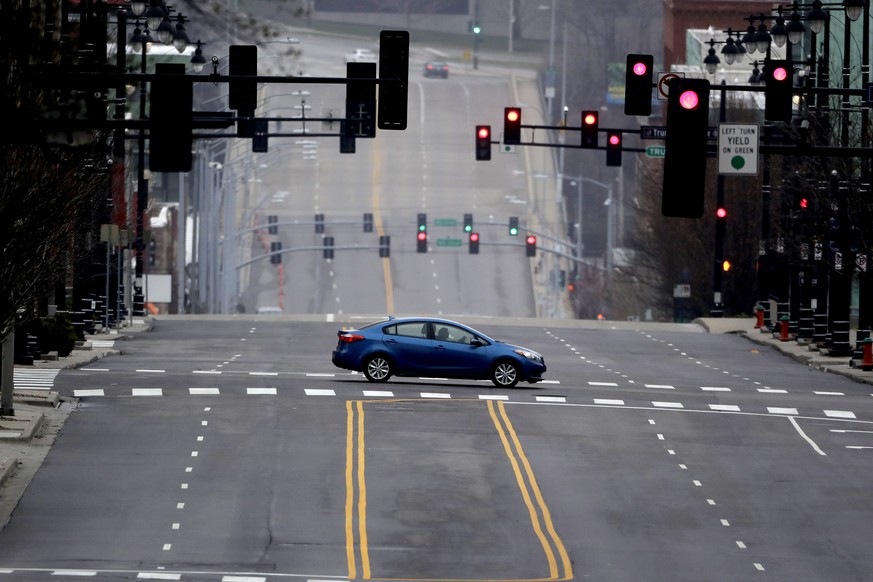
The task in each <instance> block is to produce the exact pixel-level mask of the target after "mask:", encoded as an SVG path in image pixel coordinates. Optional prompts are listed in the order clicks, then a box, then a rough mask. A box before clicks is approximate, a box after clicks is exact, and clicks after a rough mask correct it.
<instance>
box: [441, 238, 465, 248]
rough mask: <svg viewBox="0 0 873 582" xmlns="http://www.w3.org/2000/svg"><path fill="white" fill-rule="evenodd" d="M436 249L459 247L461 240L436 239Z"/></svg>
mask: <svg viewBox="0 0 873 582" xmlns="http://www.w3.org/2000/svg"><path fill="white" fill-rule="evenodd" d="M437 246H438V247H459V246H461V239H459V238H438V239H437Z"/></svg>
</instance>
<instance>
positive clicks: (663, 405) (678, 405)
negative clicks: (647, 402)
mask: <svg viewBox="0 0 873 582" xmlns="http://www.w3.org/2000/svg"><path fill="white" fill-rule="evenodd" d="M652 406H654V407H655V408H685V407H684V406H683V405H682V403H681V402H658V401H657V400H653V401H652Z"/></svg>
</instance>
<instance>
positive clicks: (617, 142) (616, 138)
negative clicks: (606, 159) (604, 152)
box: [609, 133, 621, 146]
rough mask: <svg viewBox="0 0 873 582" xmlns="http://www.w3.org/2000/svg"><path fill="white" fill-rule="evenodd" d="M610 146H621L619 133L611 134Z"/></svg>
mask: <svg viewBox="0 0 873 582" xmlns="http://www.w3.org/2000/svg"><path fill="white" fill-rule="evenodd" d="M609 145H614V146H617V145H621V136H620V135H619V134H617V133H611V134H609Z"/></svg>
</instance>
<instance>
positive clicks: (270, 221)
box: [267, 214, 279, 234]
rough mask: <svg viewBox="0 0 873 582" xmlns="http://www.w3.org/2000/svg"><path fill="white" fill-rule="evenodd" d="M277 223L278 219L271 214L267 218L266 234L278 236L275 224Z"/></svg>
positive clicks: (277, 228)
mask: <svg viewBox="0 0 873 582" xmlns="http://www.w3.org/2000/svg"><path fill="white" fill-rule="evenodd" d="M277 222H279V217H278V216H276V215H275V214H271V215H269V216H268V217H267V234H279V227H278V226H276V223H277Z"/></svg>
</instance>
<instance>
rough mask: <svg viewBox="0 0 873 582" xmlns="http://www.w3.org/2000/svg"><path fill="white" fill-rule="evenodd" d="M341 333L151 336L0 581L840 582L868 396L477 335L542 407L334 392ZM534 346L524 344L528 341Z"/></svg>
mask: <svg viewBox="0 0 873 582" xmlns="http://www.w3.org/2000/svg"><path fill="white" fill-rule="evenodd" d="M350 323H351V322H350V321H337V322H332V323H324V322H301V321H293V320H290V319H275V320H270V319H265V318H260V319H255V318H248V319H244V318H236V319H232V318H228V319H227V320H225V321H191V320H182V321H179V320H173V319H172V318H170V319H166V320H158V321H157V322H156V323H155V329H154V331H153V332H151V333H147V334H139V335H138V336H137V337H136V339H135V340H133V341H131V342H127V343H128V344H130V345H126V346H125V354H124V355H122V356H116V357H111V358H107V359H104V360H101V361H99V362H96V363H94V364H91V365H89V366H87V367H86V368H83V369H80V370H63V371H61V372H60V373H59V374H58V376H57V377H56V378H55V380H54V384H53V387H52V388H53V389H54V390H57V391H59V392H60V393H61V394H63V395H66V396H77V397H78V398H79V399H80V404H79V407H78V409H77V410H76V411H75V412H74V413H73V414H72V415H71V416H70V418H69V420H68V421H67V423H66V425H65V426H64V429H63V431H62V433H61V435H60V437H59V438H58V440H57V441H56V444H55V446H54V447H53V449H52V450H51V452H50V453H49V455H48V457H47V459H46V462H45V463H44V465H43V466H42V468H41V469H40V470H39V472H38V473H37V475H36V476H35V478H34V479H33V481H32V483H31V485H30V486H29V488H28V489H27V491H26V493H25V495H24V497H23V498H22V500H21V502H20V504H19V506H18V507H17V509H16V511H15V512H14V514H13V517H12V519H11V521H10V523H9V524H8V525H7V526H6V527H5V528H4V529H3V530H2V531H0V548H2V551H0V580H2V579H8V580H37V581H38V580H49V579H51V580H64V579H67V580H73V579H76V580H79V579H81V577H82V576H85V575H87V576H89V577H90V578H92V579H96V580H115V579H137V578H140V579H142V578H146V579H148V578H151V579H171V580H204V581H206V580H210V581H211V580H224V581H227V582H230V581H239V580H245V581H246V582H249V581H254V580H263V581H266V580H285V579H298V578H306V579H314V580H318V579H327V580H346V579H369V578H372V579H419V580H421V579H429V580H435V579H438V580H464V581H466V580H549V579H554V580H561V579H574V580H576V579H579V580H583V579H587V580H617V581H618V580H656V581H660V580H670V581H675V580H689V581H690V580H725V581H728V580H730V581H734V580H748V579H753V578H754V579H758V578H761V579H771V580H792V581H794V580H810V581H811V580H824V579H828V580H849V579H864V578H865V576H866V573H869V572H871V571H873V564H871V559H870V557H869V552H868V551H867V548H868V546H869V544H868V543H867V540H868V539H869V537H870V535H871V533H873V531H871V530H873V525H871V524H873V519H871V518H873V515H871V508H873V504H871V503H870V501H871V493H870V489H869V483H870V481H871V477H873V475H871V472H873V471H871V465H870V463H869V459H868V456H869V455H870V454H871V453H873V410H871V405H870V402H869V401H870V392H869V388H868V387H867V386H866V385H862V384H855V383H852V382H849V381H846V380H845V379H843V378H841V377H838V376H834V375H829V374H824V373H821V372H817V371H814V370H812V369H810V368H807V367H805V366H803V365H800V364H798V363H797V362H794V361H792V360H790V359H788V358H784V357H782V356H780V355H778V354H777V353H775V352H771V351H767V350H762V348H760V347H759V346H756V345H754V344H751V343H749V342H747V341H746V340H743V339H741V338H738V337H736V336H729V335H709V334H705V333H702V332H700V330H699V328H697V327H694V326H688V327H686V328H684V329H683V331H676V327H675V326H671V327H669V328H665V327H663V326H658V325H656V324H655V325H649V326H646V325H644V324H641V325H640V329H638V330H606V329H600V330H595V329H583V328H581V327H580V328H567V327H563V323H562V326H561V327H550V325H549V322H548V321H541V322H519V323H518V324H506V323H500V322H497V321H495V322H494V323H493V324H479V323H478V322H477V323H476V326H477V327H479V328H480V329H482V331H484V332H486V333H488V334H489V335H492V336H494V337H497V338H501V339H506V340H508V341H513V342H517V343H522V344H523V345H526V346H528V347H531V348H533V349H536V350H538V351H540V352H541V353H543V354H544V356H545V359H546V362H547V364H548V366H549V371H548V373H547V375H546V378H547V379H548V383H541V384H536V385H527V384H525V385H520V386H519V387H517V388H515V389H512V390H508V391H501V390H498V389H496V388H495V387H494V386H493V385H491V384H490V383H487V382H464V381H447V380H440V379H417V378H412V379H392V380H391V381H389V382H388V383H387V384H380V385H374V384H370V383H368V382H366V380H364V379H363V377H362V376H360V375H355V374H349V373H347V372H345V371H343V370H339V369H336V368H333V367H332V365H331V364H330V361H329V357H330V350H331V349H332V347H333V345H334V343H335V341H336V340H335V333H336V330H337V329H338V328H339V327H341V326H343V325H347V324H350ZM521 323H525V324H528V325H520V324H521Z"/></svg>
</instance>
